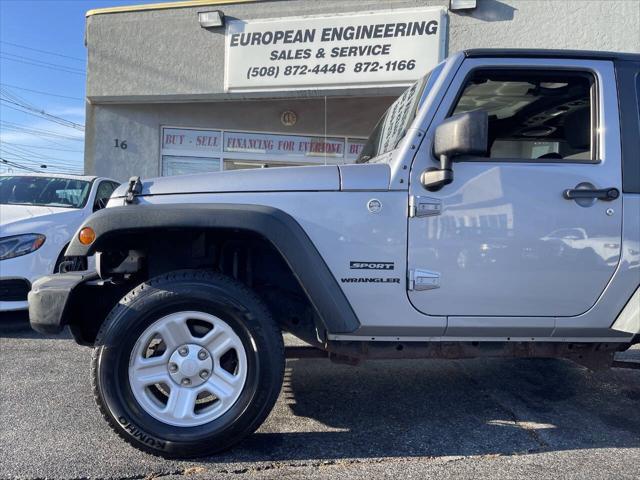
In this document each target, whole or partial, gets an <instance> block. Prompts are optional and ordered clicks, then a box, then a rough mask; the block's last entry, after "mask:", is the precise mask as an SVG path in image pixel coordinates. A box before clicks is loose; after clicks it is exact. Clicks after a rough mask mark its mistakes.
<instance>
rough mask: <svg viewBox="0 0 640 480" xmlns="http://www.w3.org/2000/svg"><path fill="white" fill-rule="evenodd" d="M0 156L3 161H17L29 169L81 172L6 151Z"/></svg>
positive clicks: (75, 168) (73, 167) (78, 168)
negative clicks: (2, 157)
mask: <svg viewBox="0 0 640 480" xmlns="http://www.w3.org/2000/svg"><path fill="white" fill-rule="evenodd" d="M7 154H9V155H11V156H12V157H14V158H9V157H8V156H7ZM2 155H3V156H4V158H5V160H9V161H12V162H17V161H20V162H24V163H22V164H21V165H24V166H26V167H29V168H54V169H56V170H59V171H60V172H68V173H75V172H79V171H81V170H82V168H81V167H75V166H65V165H59V164H56V163H53V162H47V161H46V160H41V161H35V160H32V159H30V158H28V157H25V156H24V155H19V154H17V153H13V152H8V151H5V152H3V153H2Z"/></svg>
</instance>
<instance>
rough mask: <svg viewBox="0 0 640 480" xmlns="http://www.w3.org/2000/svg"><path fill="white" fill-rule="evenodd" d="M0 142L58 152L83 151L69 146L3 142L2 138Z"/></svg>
mask: <svg viewBox="0 0 640 480" xmlns="http://www.w3.org/2000/svg"><path fill="white" fill-rule="evenodd" d="M0 143H4V144H5V145H14V146H18V147H29V148H37V149H43V150H56V151H59V152H73V153H84V152H83V151H82V150H72V149H69V148H56V147H48V146H42V145H26V144H24V143H14V142H5V141H2V140H0Z"/></svg>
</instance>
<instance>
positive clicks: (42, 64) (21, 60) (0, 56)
mask: <svg viewBox="0 0 640 480" xmlns="http://www.w3.org/2000/svg"><path fill="white" fill-rule="evenodd" d="M7 55H11V54H6V53H3V54H0V59H3V60H9V61H11V62H17V63H24V64H26V65H33V66H35V67H41V68H47V69H49V70H57V71H59V72H64V73H73V74H75V75H83V76H84V74H85V72H84V70H78V69H75V68H71V67H64V66H61V65H57V64H51V63H49V62H40V61H38V60H35V61H34V60H33V59H27V58H26V57H20V56H18V55H12V56H13V57H16V58H11V57H9V56H7Z"/></svg>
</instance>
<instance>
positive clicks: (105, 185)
mask: <svg viewBox="0 0 640 480" xmlns="http://www.w3.org/2000/svg"><path fill="white" fill-rule="evenodd" d="M117 187H118V184H117V183H115V182H109V181H102V182H101V183H100V185H98V190H97V191H96V199H95V201H94V202H93V211H94V212H96V211H98V210H100V209H102V208H104V207H106V206H107V202H108V201H109V197H111V194H112V193H113V191H114V190H115V189H116V188H117Z"/></svg>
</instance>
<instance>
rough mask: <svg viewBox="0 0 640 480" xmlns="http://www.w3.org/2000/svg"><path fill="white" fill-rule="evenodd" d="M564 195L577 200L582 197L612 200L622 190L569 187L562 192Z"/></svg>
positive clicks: (568, 198)
mask: <svg viewBox="0 0 640 480" xmlns="http://www.w3.org/2000/svg"><path fill="white" fill-rule="evenodd" d="M562 196H563V197H564V198H566V199H567V200H577V199H580V198H589V199H594V198H595V199H598V200H604V201H605V202H610V201H611V200H615V199H616V198H618V197H619V196H620V190H618V189H617V188H601V189H587V188H584V189H583V188H568V189H566V190H565V191H564V192H562Z"/></svg>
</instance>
